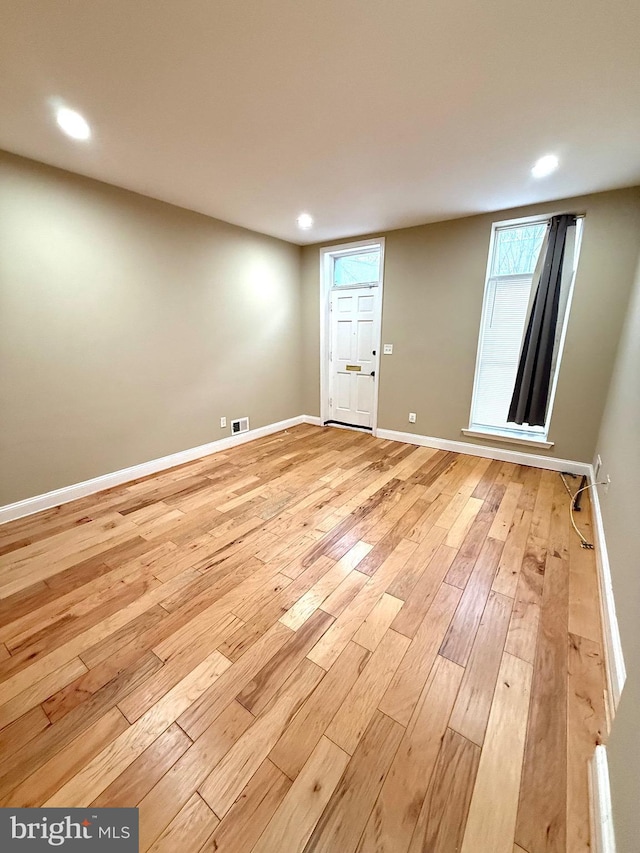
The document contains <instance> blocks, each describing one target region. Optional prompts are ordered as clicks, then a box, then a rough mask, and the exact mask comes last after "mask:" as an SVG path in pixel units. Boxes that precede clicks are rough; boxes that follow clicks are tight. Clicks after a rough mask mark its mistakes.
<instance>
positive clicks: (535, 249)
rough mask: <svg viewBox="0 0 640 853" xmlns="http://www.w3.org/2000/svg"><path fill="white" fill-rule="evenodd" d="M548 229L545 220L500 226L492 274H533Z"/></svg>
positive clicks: (495, 244) (494, 251)
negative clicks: (527, 223)
mask: <svg viewBox="0 0 640 853" xmlns="http://www.w3.org/2000/svg"><path fill="white" fill-rule="evenodd" d="M546 230H547V225H546V223H544V222H542V223H536V224H533V225H517V226H515V227H512V228H499V229H498V230H497V231H496V234H495V242H494V249H493V265H492V268H491V275H533V273H534V271H535V268H536V262H537V260H538V255H539V254H540V247H541V246H542V240H543V239H544V235H545V233H546Z"/></svg>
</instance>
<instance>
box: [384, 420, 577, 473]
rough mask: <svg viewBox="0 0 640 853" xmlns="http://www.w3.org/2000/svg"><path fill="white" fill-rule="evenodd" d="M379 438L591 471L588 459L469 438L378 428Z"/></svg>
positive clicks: (552, 467) (551, 468)
mask: <svg viewBox="0 0 640 853" xmlns="http://www.w3.org/2000/svg"><path fill="white" fill-rule="evenodd" d="M376 435H377V437H378V438H384V439H391V441H402V442H404V443H405V444H418V445H420V446H421V447H434V448H436V450H450V451H452V452H453V453H466V454H468V455H469V456H483V457H485V458H487V459H498V460H499V461H500V462H515V463H516V464H517V465H532V466H533V467H534V468H546V469H547V470H549V471H566V472H568V473H570V474H586V475H587V476H589V474H590V473H591V465H589V463H588V462H572V461H571V460H570V459H556V458H555V457H554V456H539V455H537V454H534V453H523V452H522V451H519V450H504V449H502V448H499V447H487V446H485V445H483V444H472V443H471V442H469V441H451V440H450V439H447V438H432V437H431V436H429V435H414V434H413V433H411V432H398V431H397V430H394V429H379V430H378V431H377V432H376Z"/></svg>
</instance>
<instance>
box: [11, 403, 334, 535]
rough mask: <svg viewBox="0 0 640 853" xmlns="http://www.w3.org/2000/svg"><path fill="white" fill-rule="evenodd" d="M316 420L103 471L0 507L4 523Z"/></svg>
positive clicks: (303, 420)
mask: <svg viewBox="0 0 640 853" xmlns="http://www.w3.org/2000/svg"><path fill="white" fill-rule="evenodd" d="M318 420H319V419H318ZM314 422H315V421H314V420H313V419H312V418H307V417H306V415H298V416H297V417H295V418H288V419H287V420H284V421H278V423H275V424H268V425H267V426H263V427H258V429H251V430H249V431H248V432H243V433H240V434H239V435H230V436H227V437H226V438H221V439H218V441H211V442H209V443H208V444H201V445H200V446H199V447H191V448H190V449H189V450H181V451H179V452H178V453H172V454H170V455H169V456H162V457H161V458H160V459H152V460H151V461H150V462H142V463H141V464H140V465H132V466H131V467H130V468H122V469H121V470H120V471H113V472H112V473H111V474H103V475H102V476H100V477H93V478H92V479H91V480H84V482H82V483H74V484H73V485H72V486H65V487H64V488H62V489H55V490H54V491H52V492H46V493H45V494H43V495H36V496H35V497H32V498H26V499H25V500H23V501H17V502H16V503H12V504H7V505H6V506H2V507H0V524H5V523H6V522H7V521H14V520H15V519H17V518H22V517H23V516H25V515H33V513H35V512H42V510H45V509H51V508H52V507H55V506H60V504H66V503H69V502H70V501H75V500H77V499H78V498H84V497H86V496H87V495H92V494H95V492H102V491H103V490H104V489H110V488H112V487H113V486H120V485H122V483H126V482H129V481H130V480H137V479H139V478H140V477H147V476H148V475H149V474H156V473H157V472H158V471H164V470H166V469H167V468H175V467H176V466H177V465H183V464H184V463H185V462H193V460H194V459H200V458H201V457H202V456H210V455H211V454H212V453H218V452H219V451H221V450H227V449H228V448H230V447H236V446H237V445H239V444H245V443H246V442H247V441H253V440H254V439H256V438H263V437H264V436H267V435H271V434H272V433H274V432H281V431H282V430H284V429H290V428H291V427H294V426H298V424H302V423H314Z"/></svg>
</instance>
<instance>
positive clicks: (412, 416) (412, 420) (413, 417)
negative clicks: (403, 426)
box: [409, 412, 416, 424]
mask: <svg viewBox="0 0 640 853" xmlns="http://www.w3.org/2000/svg"><path fill="white" fill-rule="evenodd" d="M415 422H416V413H415V412H409V423H410V424H415Z"/></svg>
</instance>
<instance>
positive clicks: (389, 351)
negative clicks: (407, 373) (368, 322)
mask: <svg viewBox="0 0 640 853" xmlns="http://www.w3.org/2000/svg"><path fill="white" fill-rule="evenodd" d="M383 353H384V354H385V355H393V344H385V345H384V350H383Z"/></svg>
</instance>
